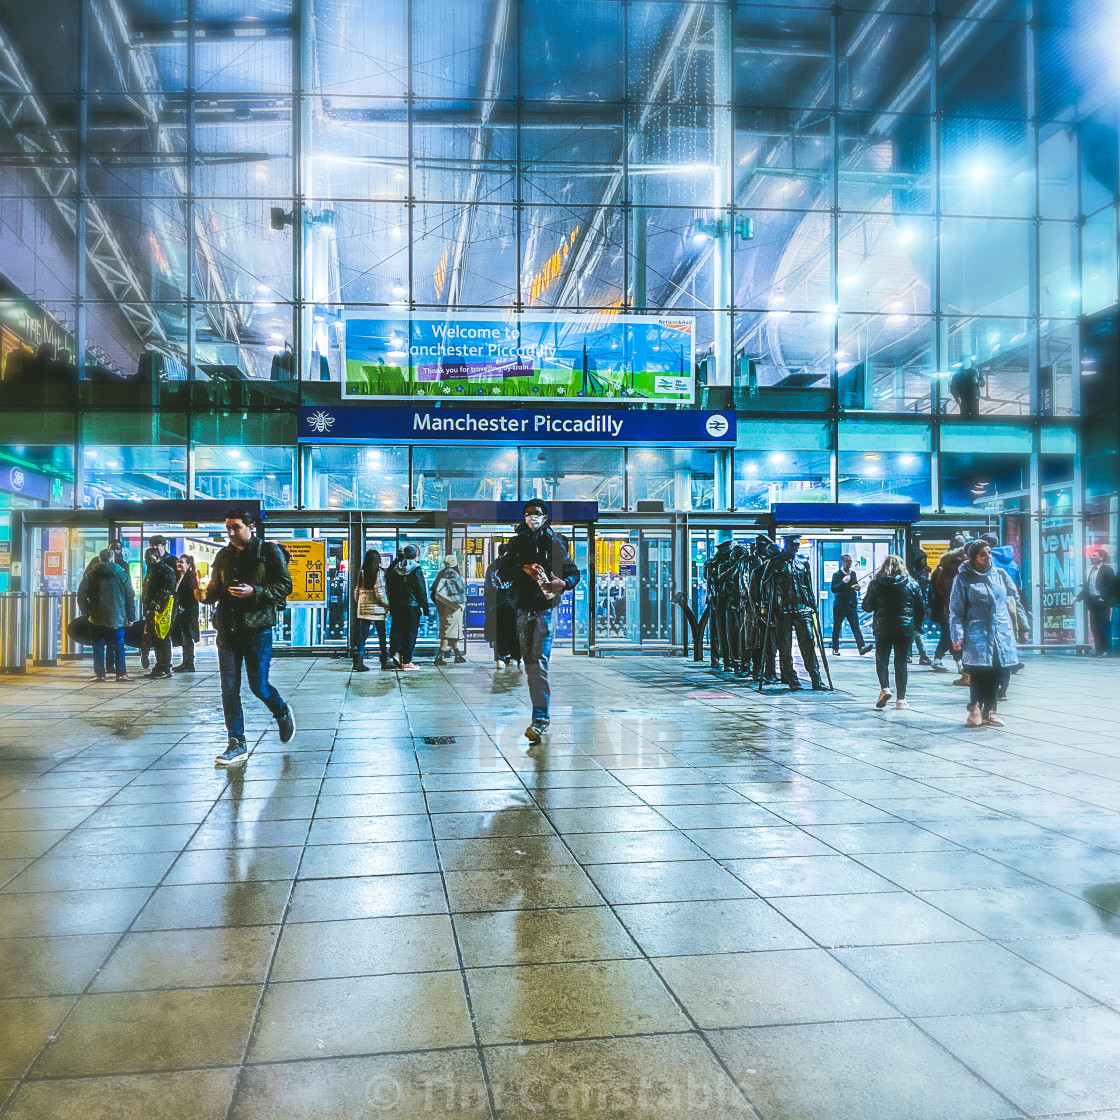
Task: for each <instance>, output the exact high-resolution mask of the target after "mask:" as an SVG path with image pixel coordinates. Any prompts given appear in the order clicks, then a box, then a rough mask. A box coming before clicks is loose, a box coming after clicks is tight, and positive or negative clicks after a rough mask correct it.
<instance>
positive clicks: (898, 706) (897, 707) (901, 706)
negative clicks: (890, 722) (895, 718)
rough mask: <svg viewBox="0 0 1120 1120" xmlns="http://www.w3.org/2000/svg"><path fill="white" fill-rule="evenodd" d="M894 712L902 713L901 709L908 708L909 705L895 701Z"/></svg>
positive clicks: (903, 701) (901, 701) (902, 701)
mask: <svg viewBox="0 0 1120 1120" xmlns="http://www.w3.org/2000/svg"><path fill="white" fill-rule="evenodd" d="M894 706H895V710H896V711H900V712H901V711H902V709H903V708H909V707H910V705H909V704H908V703H907V702H906V701H905V700H896V701H895V702H894Z"/></svg>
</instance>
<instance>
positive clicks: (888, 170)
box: [839, 113, 933, 224]
mask: <svg viewBox="0 0 1120 1120" xmlns="http://www.w3.org/2000/svg"><path fill="white" fill-rule="evenodd" d="M840 128H841V135H840V182H839V192H840V206H841V208H842V209H844V210H870V211H882V212H885V213H887V214H891V213H893V214H894V215H895V221H896V222H897V223H899V224H901V222H902V220H903V219H905V218H906V217H907V216H908V215H910V214H915V213H929V212H930V211H932V209H933V188H932V181H931V180H932V170H931V164H930V155H929V135H930V122H929V118H928V117H918V116H895V115H888V116H886V117H884V116H881V115H875V116H870V115H865V114H856V113H846V114H844V115H843V116H842V117H841V118H840Z"/></svg>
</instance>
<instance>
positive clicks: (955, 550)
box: [929, 533, 968, 685]
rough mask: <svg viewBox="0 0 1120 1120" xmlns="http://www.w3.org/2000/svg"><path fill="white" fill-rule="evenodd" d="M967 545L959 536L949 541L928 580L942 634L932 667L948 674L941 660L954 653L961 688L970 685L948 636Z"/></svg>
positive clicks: (931, 609) (932, 604)
mask: <svg viewBox="0 0 1120 1120" xmlns="http://www.w3.org/2000/svg"><path fill="white" fill-rule="evenodd" d="M964 546H965V539H964V537H963V536H961V535H960V533H958V534H957V535H956V536H955V537H953V539H952V541H950V544H949V551H948V552H945V553H943V554H942V556H941V559H940V560H938V561H937V567H936V568H934V569H933V575H932V576H930V580H929V599H930V603H929V605H930V614H931V615H932V617H933V619H934V621H935V622H936V623H937V626H938V629H939V630H940V631H941V635H940V637H939V638H938V640H937V648H936V649H935V650H934V651H933V668H934V670H935V671H936V672H938V673H947V672H948V671H949V670H948V669H946V668H945V666H944V665H942V664H941V659H942V657H944V656H945V654H947V653H952V654H953V660H954V661H956V663H957V672H959V673H960V674H961V675H960V678H959V679H958V680H955V681H953V684H959V685H967V684H968V678H967V677H966V675H965V674H964V672H963V671H962V670H961V665H960V661H959V660H958V659H957V655H956V653H955V652H954V650H953V642H952V639H951V638H950V636H949V596H950V595H951V594H952V592H953V580H955V579H956V578H957V572H958V571H959V570H960V566H961V564H963V563H964Z"/></svg>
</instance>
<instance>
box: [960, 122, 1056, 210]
mask: <svg viewBox="0 0 1120 1120" xmlns="http://www.w3.org/2000/svg"><path fill="white" fill-rule="evenodd" d="M1034 188H1035V176H1034V163H1033V158H1032V152H1031V143H1030V133H1029V131H1028V129H1027V126H1026V124H1019V123H1018V122H1016V123H1015V124H1010V123H1006V124H1000V125H999V126H998V127H996V126H993V125H992V124H991V122H988V121H976V120H946V121H944V122H943V123H942V126H941V209H942V212H943V213H946V214H970V215H989V216H991V217H1001V218H1024V217H1028V216H1030V215H1031V214H1033V213H1034V208H1035V197H1034Z"/></svg>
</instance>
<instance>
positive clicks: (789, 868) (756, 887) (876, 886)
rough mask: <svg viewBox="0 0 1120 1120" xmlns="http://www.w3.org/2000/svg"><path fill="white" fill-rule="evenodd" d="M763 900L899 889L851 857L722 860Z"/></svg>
mask: <svg viewBox="0 0 1120 1120" xmlns="http://www.w3.org/2000/svg"><path fill="white" fill-rule="evenodd" d="M721 862H722V863H723V865H724V867H726V868H727V870H728V871H730V872H731V873H732V874H733V875H735V876H737V877H738V878H739V879H741V880H742V881H743V882H744V883H746V884H747V886H748V887H750V888H751V890H752V891H754V892H755V893H757V894H759V895H761V896H762V897H763V898H780V897H783V896H794V895H817V894H870V893H875V892H880V891H896V890H898V889H899V888H898V887H897V886H896V885H895V884H894V883H891V882H890V881H889V880H887V879H884V878H883V877H882V876H881V875H876V874H875V872H874V871H871V870H869V869H868V868H866V867H864V866H863V865H862V864H861V863H857V862H856V861H855V860H854V859H852V858H851V857H850V856H839V855H830V856H785V857H782V856H774V857H770V858H768V859H728V860H722V861H721Z"/></svg>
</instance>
